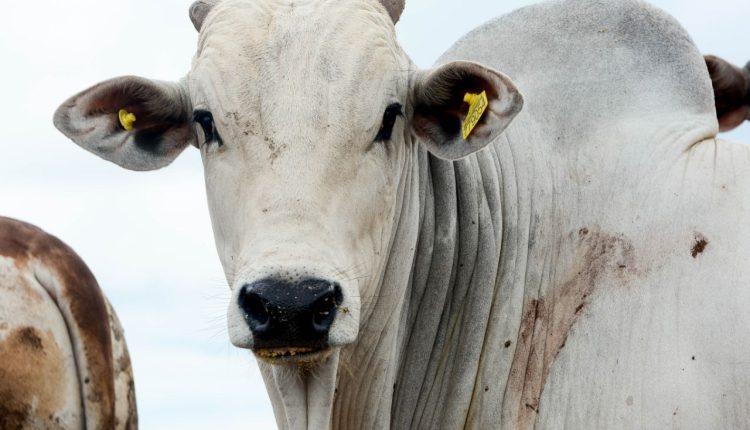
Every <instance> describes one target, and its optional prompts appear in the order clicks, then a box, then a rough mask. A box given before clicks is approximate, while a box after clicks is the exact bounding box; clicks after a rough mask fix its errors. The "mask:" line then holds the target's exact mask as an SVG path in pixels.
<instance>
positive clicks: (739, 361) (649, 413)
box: [55, 0, 750, 430]
mask: <svg viewBox="0 0 750 430" xmlns="http://www.w3.org/2000/svg"><path fill="white" fill-rule="evenodd" d="M396 3H398V2H395V1H383V2H382V4H383V5H385V7H386V8H389V9H388V10H387V11H386V10H385V8H384V7H383V6H382V5H381V4H380V3H378V2H375V1H374V0H347V1H343V0H341V1H339V0H337V1H323V0H321V1H301V2H283V1H270V0H266V1H241V0H225V1H222V2H216V1H208V0H206V1H198V2H197V3H196V4H195V5H194V6H193V7H192V8H191V17H192V18H193V22H194V24H195V26H196V28H198V29H199V31H200V32H201V36H200V39H199V47H198V53H197V54H196V57H195V60H194V62H193V68H192V70H191V72H190V75H189V76H188V77H187V78H186V79H185V80H183V81H181V82H180V83H176V84H165V83H160V82H153V81H148V80H144V79H142V78H132V77H124V78H119V79H115V80H111V81H106V82H104V83H102V84H100V85H97V86H94V87H92V88H90V89H88V90H85V91H83V92H81V93H80V94H78V95H76V96H74V97H72V98H71V99H70V100H69V101H68V102H66V103H65V104H63V105H62V106H61V107H60V109H59V110H58V112H57V113H56V115H55V124H56V125H57V127H58V128H59V129H60V130H61V131H63V132H64V133H65V134H66V135H68V136H69V137H71V138H72V139H73V140H74V141H75V142H76V143H78V144H79V145H81V146H83V147H84V148H86V149H87V150H89V151H91V152H94V153H96V154H97V155H99V156H101V157H103V158H105V159H108V160H110V161H113V162H115V163H118V164H120V165H123V166H125V167H127V168H131V169H135V170H143V169H153V168H159V167H161V166H163V165H166V164H168V163H169V162H170V161H171V160H172V159H174V157H176V156H177V154H178V153H179V152H180V151H181V150H182V149H183V148H184V147H186V146H187V145H188V144H190V143H192V144H194V145H196V146H198V147H199V148H200V150H201V155H202V157H203V161H204V167H205V177H206V188H207V192H208V201H209V208H210V212H211V216H212V222H213V227H214V234H215V237H216V243H217V249H218V252H219V256H220V258H221V261H222V264H223V266H224V270H225V273H226V275H227V280H228V283H229V285H230V288H232V290H233V295H232V300H231V302H230V305H229V312H228V321H229V334H230V338H231V340H232V342H233V343H234V344H235V345H236V346H239V347H243V348H251V349H253V351H255V353H256V355H257V356H258V357H259V358H260V359H261V362H260V367H261V371H262V373H263V376H264V379H265V382H266V386H267V388H268V392H269V395H270V397H271V401H272V403H273V406H274V413H275V414H276V419H277V422H278V424H279V427H280V428H283V429H290V430H297V429H319V428H327V427H330V428H334V429H348V428H360V429H381V428H394V429H420V428H424V429H432V428H440V429H462V428H470V429H474V428H476V429H484V428H522V429H526V428H550V429H555V428H586V429H598V428H651V427H653V428H663V427H667V426H677V427H680V428H725V427H733V426H734V427H738V426H741V425H742V424H743V423H746V422H748V421H749V420H750V417H748V411H747V409H746V408H745V407H744V406H743V405H746V404H747V402H748V393H749V392H750V376H749V375H750V373H748V372H747V371H746V370H747V364H746V361H745V359H744V357H746V356H748V353H750V343H748V342H746V341H744V340H743V339H742V337H741V335H740V336H739V337H738V336H737V334H739V333H742V332H743V330H746V329H747V328H748V327H750V317H748V314H747V313H746V312H744V309H745V308H746V307H747V304H750V297H749V295H750V290H748V289H747V288H746V287H745V286H746V284H747V282H748V280H749V279H750V265H748V264H746V257H747V256H748V255H750V241H748V240H747V239H748V238H750V231H748V228H747V227H746V223H744V220H746V219H747V218H748V216H747V215H748V214H749V213H750V182H748V179H747V178H748V173H749V172H748V168H747V167H746V165H747V162H748V161H750V150H748V148H747V147H744V146H739V145H734V144H730V143H726V142H722V143H718V142H717V140H716V133H717V132H718V124H717V120H716V112H715V110H714V107H713V97H712V90H711V83H710V80H709V76H708V73H707V71H706V67H705V64H704V62H703V58H702V56H701V55H700V53H699V52H698V51H697V49H696V48H695V46H694V44H693V42H692V41H691V40H690V38H689V36H688V35H687V34H686V33H685V31H684V30H683V29H682V28H681V27H680V26H679V24H677V23H676V22H675V21H674V20H673V19H672V18H670V17H668V16H667V15H665V14H664V13H663V12H661V11H659V10H656V9H654V8H652V7H650V6H648V5H646V4H644V3H642V2H638V1H631V0H624V1H619V0H618V1H614V0H611V1H603V0H568V1H556V2H550V3H544V4H541V5H538V6H533V7H529V8H525V9H522V10H519V11H517V12H515V13H513V14H510V15H508V16H505V17H502V18H499V19H497V20H494V21H491V22H489V23H488V24H486V25H484V26H482V27H480V28H478V29H476V30H475V31H473V32H471V33H470V34H468V35H467V36H466V37H464V38H463V39H461V40H460V41H459V42H458V43H456V45H454V47H453V48H451V49H450V50H449V51H448V52H447V53H446V54H445V55H444V56H443V57H442V58H441V59H440V60H439V62H438V64H437V65H436V67H435V68H433V69H432V70H429V71H425V72H422V71H418V70H416V67H415V66H414V65H413V64H411V63H410V61H409V60H408V58H406V57H405V54H404V53H403V52H402V51H401V50H400V48H399V47H398V45H397V44H396V43H395V41H394V40H393V37H394V35H393V27H392V24H393V22H392V21H391V20H390V19H389V18H393V17H394V16H396V17H397V16H398V13H397V12H398V7H395V8H394V7H392V6H393V4H396ZM394 11H395V12H394ZM350 51H351V52H350ZM467 60H468V61H467ZM496 70H500V71H503V72H504V73H506V74H503V73H500V72H497V71H496ZM481 91H485V92H486V94H487V96H488V98H489V107H488V110H487V112H486V113H485V114H484V115H485V116H484V117H483V119H482V120H481V121H480V122H479V123H478V126H477V128H476V129H475V130H474V131H473V132H472V133H470V134H469V135H467V136H465V137H460V133H459V131H460V128H461V125H462V123H464V121H465V120H466V115H467V110H468V107H467V106H466V105H465V104H464V103H463V100H465V98H464V96H465V94H466V93H470V94H473V93H479V92H481ZM520 94H523V95H524V96H523V98H522V97H521V95H520ZM524 100H525V102H524ZM524 103H525V104H524ZM522 105H523V106H524V107H523V110H521V106H522ZM121 108H123V109H125V110H126V111H133V112H135V115H136V116H137V117H138V118H139V119H138V121H141V122H140V123H139V122H136V123H135V124H136V126H135V129H131V128H130V125H128V126H127V127H126V126H125V125H122V126H119V125H118V123H117V115H116V113H117V112H118V110H119V109H121ZM191 111H192V121H191V120H190V118H191V115H190V112H191ZM519 111H520V113H519ZM381 118H382V120H381ZM511 120H513V122H512V123H511ZM139 124H140V125H139ZM508 124H510V125H508ZM131 125H132V124H131ZM139 127H140V128H139ZM191 127H193V129H192V130H191ZM506 127H507V128H506ZM383 130H387V131H388V132H387V133H382V131H383ZM501 133H502V134H501ZM385 135H387V137H383V136H385ZM219 136H220V137H219ZM321 285H322V286H324V287H325V286H327V287H330V288H329V290H323V289H321ZM311 291H313V292H314V294H313V295H312V296H311V297H313V299H315V300H317V298H316V297H318V296H315V294H319V293H320V294H323V293H325V294H328V295H323V296H320V297H323V298H324V299H325V300H322V301H319V302H315V303H314V304H313V306H309V307H308V306H307V304H308V303H309V302H311V301H312V300H313V299H310V300H307V298H305V299H304V300H303V299H302V297H303V296H305V295H306V294H307V295H310V294H312V293H311ZM321 291H323V292H321ZM326 291H328V292H326ZM305 297H306V296H305ZM295 300H296V301H295ZM333 302H335V304H336V306H335V308H330V307H325V308H324V309H323V311H322V312H318V313H316V314H315V316H313V317H310V315H312V314H310V313H309V312H312V310H315V309H319V308H316V306H318V305H319V304H320V303H328V304H330V303H333ZM311 309H312V310H311ZM316 312H317V311H316ZM331 314H333V315H335V318H333V317H332V316H331ZM322 315H325V317H326V318H327V319H326V318H323V316H322ZM307 319H311V320H312V321H313V323H314V328H315V330H317V331H314V330H312V329H310V328H309V327H306V326H303V325H302V323H300V321H303V320H305V321H306V320H307ZM320 321H328V322H330V321H333V323H332V324H330V325H321V324H320ZM290 327H291V328H290ZM321 327H322V328H321ZM308 332H309V333H313V332H314V335H315V336H318V337H314V336H313V335H310V336H307V337H306V336H302V335H299V333H308ZM321 333H322V334H321Z"/></svg>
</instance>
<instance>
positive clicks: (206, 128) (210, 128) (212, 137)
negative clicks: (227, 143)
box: [193, 110, 222, 146]
mask: <svg viewBox="0 0 750 430" xmlns="http://www.w3.org/2000/svg"><path fill="white" fill-rule="evenodd" d="M193 122H195V123H198V124H200V126H201V128H202V129H203V135H204V136H205V138H206V143H210V142H213V141H216V143H218V144H219V146H221V145H222V142H221V138H220V137H219V133H217V132H216V125H215V124H214V117H213V115H212V114H211V112H209V111H207V110H197V111H195V112H193Z"/></svg>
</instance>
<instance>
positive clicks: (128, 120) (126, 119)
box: [119, 109, 135, 131]
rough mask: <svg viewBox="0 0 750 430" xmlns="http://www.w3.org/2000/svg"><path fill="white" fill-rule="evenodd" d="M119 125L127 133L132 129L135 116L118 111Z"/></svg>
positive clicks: (122, 110) (121, 110) (123, 110)
mask: <svg viewBox="0 0 750 430" xmlns="http://www.w3.org/2000/svg"><path fill="white" fill-rule="evenodd" d="M119 116H120V125H121V126H122V128H124V129H125V130H127V131H130V130H132V129H133V123H134V122H135V114H134V113H130V112H128V111H126V110H125V109H120V113H119Z"/></svg>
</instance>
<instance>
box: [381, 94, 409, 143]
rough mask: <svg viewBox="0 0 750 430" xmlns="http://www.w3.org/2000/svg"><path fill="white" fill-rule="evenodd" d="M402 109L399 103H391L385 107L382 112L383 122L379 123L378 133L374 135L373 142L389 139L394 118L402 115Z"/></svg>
mask: <svg viewBox="0 0 750 430" xmlns="http://www.w3.org/2000/svg"><path fill="white" fill-rule="evenodd" d="M402 109H403V107H402V106H401V104H400V103H392V104H390V105H388V107H387V108H385V112H384V113H383V123H382V124H381V125H380V130H378V135H377V136H375V142H385V141H388V140H391V134H392V133H393V125H394V124H395V123H396V118H398V117H400V116H403V115H404V113H403V111H402Z"/></svg>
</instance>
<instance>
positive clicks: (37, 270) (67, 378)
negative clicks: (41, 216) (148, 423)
mask: <svg viewBox="0 0 750 430" xmlns="http://www.w3.org/2000/svg"><path fill="white" fill-rule="evenodd" d="M137 428H138V415H137V413H136V405H135V393H134V390H133V373H132V369H131V365H130V357H129V355H128V349H127V346H126V344H125V338H124V337H123V332H122V327H121V326H120V322H119V321H118V319H117V315H115V312H114V310H113V309H112V308H111V307H110V305H109V303H108V302H107V299H106V298H105V297H104V295H103V293H102V291H101V290H100V289H99V285H98V284H97V283H96V279H94V276H93V275H92V274H91V272H90V271H89V269H88V268H87V267H86V265H85V264H84V263H83V261H81V259H80V258H79V257H78V256H77V255H76V254H75V252H73V250H71V249H70V248H68V247H67V246H66V245H65V244H64V243H62V242H61V241H60V240H59V239H57V238H56V237H54V236H51V235H49V234H47V233H45V232H43V231H42V230H39V229H38V228H36V227H34V226H32V225H29V224H26V223H23V222H20V221H16V220H12V219H9V218H4V217H0V429H4V430H15V429H66V430H68V429H87V430H94V429H96V430H112V429H118V430H120V429H122V430H134V429H137Z"/></svg>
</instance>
